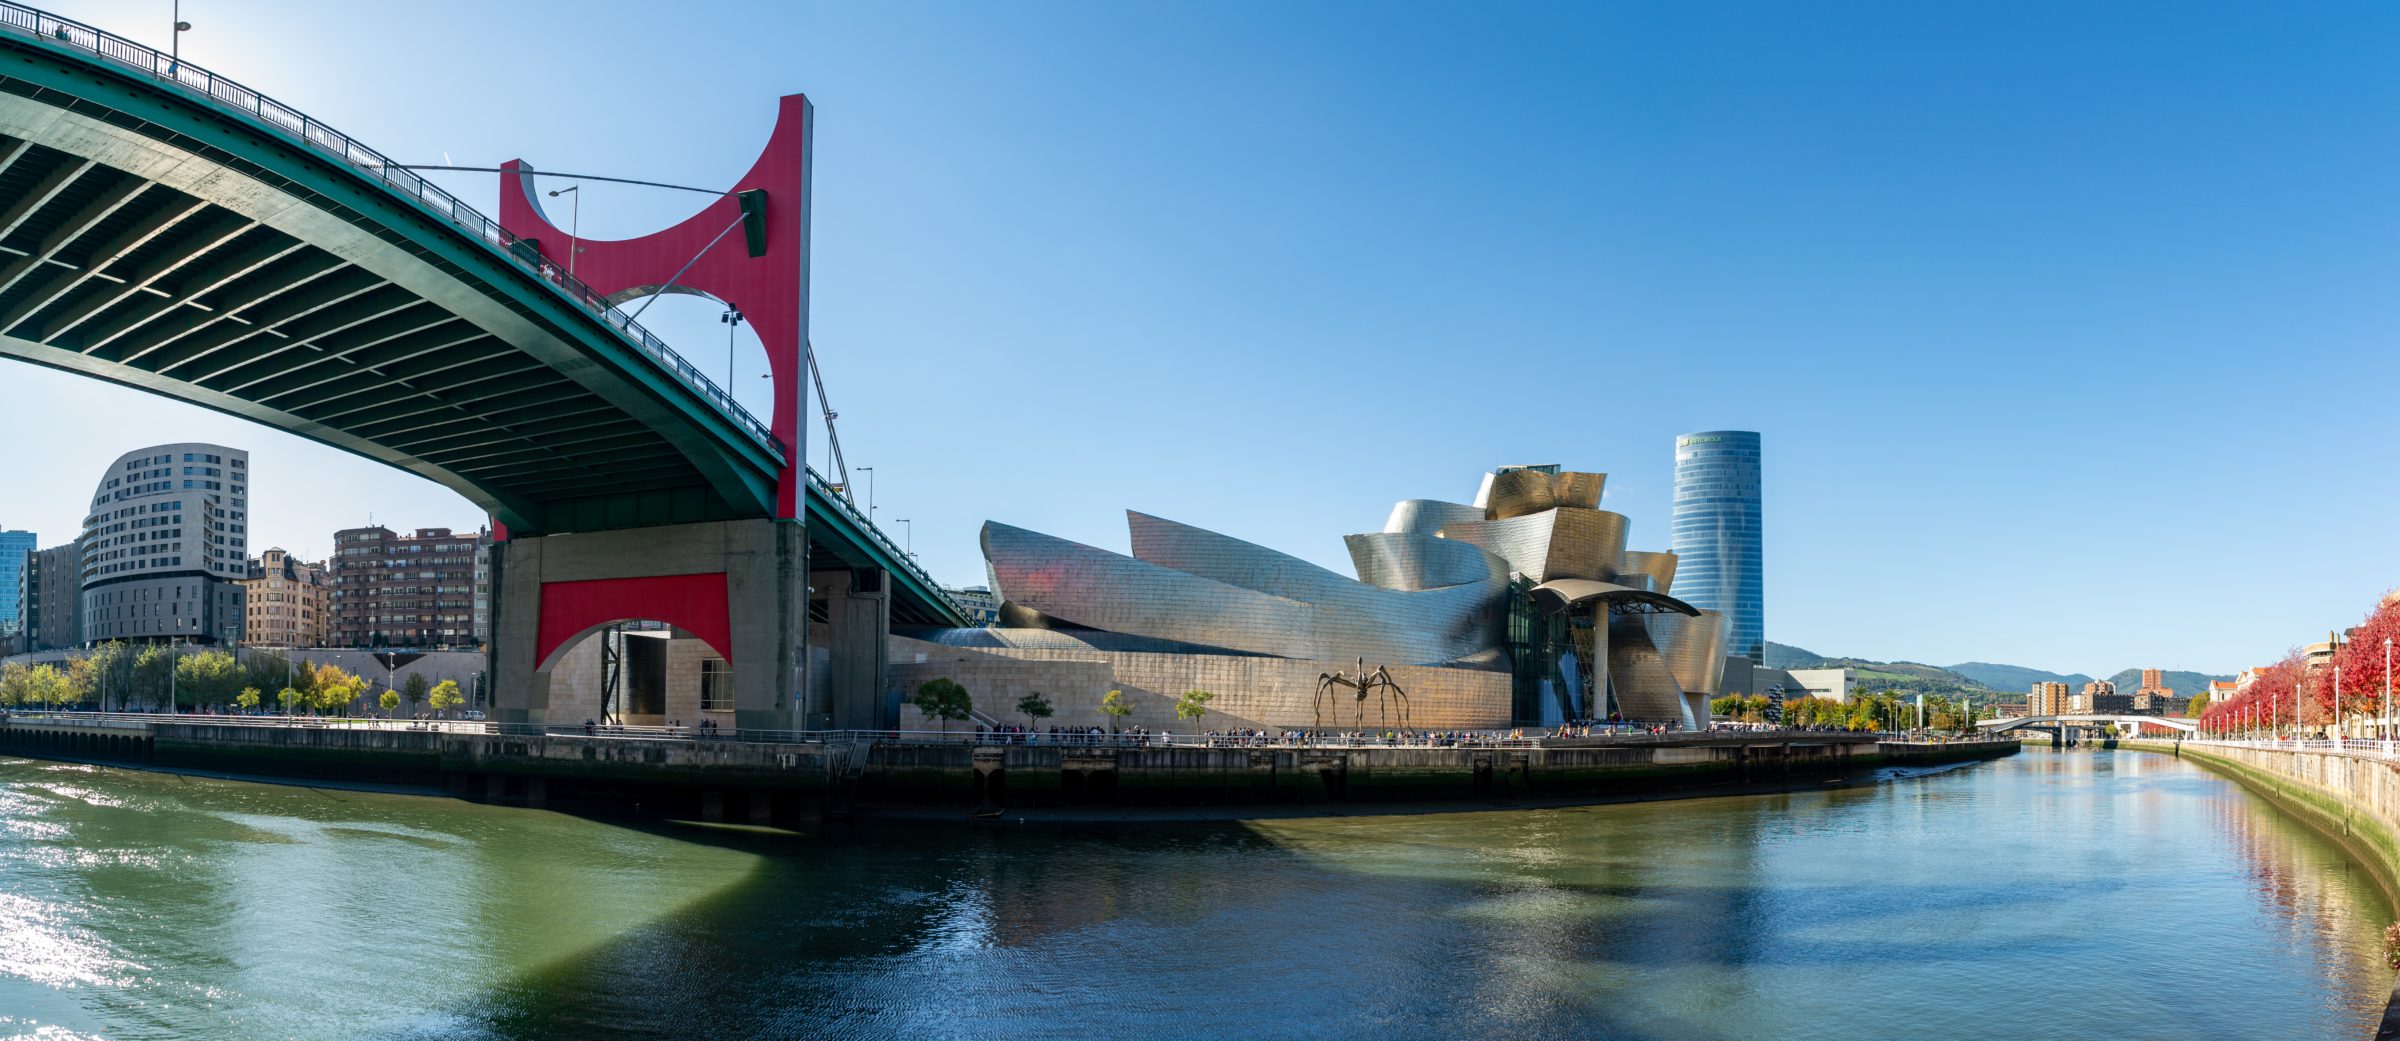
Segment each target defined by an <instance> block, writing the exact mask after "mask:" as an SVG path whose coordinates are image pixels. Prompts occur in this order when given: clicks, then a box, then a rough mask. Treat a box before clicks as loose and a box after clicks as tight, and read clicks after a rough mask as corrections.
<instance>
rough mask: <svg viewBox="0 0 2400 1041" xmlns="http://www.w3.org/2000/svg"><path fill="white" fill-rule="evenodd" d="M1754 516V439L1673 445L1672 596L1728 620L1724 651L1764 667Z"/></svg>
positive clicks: (1729, 435) (1697, 439) (1705, 438)
mask: <svg viewBox="0 0 2400 1041" xmlns="http://www.w3.org/2000/svg"><path fill="white" fill-rule="evenodd" d="M1763 535H1764V529H1763V528H1762V527H1761V525H1760V520H1759V512H1758V434H1757V432H1755V431H1750V430H1709V431H1704V432H1702V433H1697V434H1685V435H1683V436H1682V437H1679V438H1676V439H1675V528H1674V550H1675V557H1676V561H1677V563H1676V569H1675V595H1676V596H1677V597H1678V598H1681V599H1682V600H1683V601H1684V602H1685V603H1688V604H1691V605H1692V606H1694V607H1697V608H1700V609H1701V610H1704V611H1716V612H1719V613H1721V614H1723V615H1724V616H1725V651H1726V653H1728V654H1733V655H1740V656H1744V657H1747V658H1749V659H1750V660H1751V661H1752V662H1754V663H1757V664H1760V665H1764V664H1766V661H1767V621H1766V614H1767V596H1766V575H1765V570H1764V569H1765V556H1766V553H1765V550H1764V548H1763V546H1762V543H1763V541H1764V539H1763Z"/></svg>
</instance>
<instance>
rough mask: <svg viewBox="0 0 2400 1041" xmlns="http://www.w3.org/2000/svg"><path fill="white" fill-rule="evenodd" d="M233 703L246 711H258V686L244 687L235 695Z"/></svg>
mask: <svg viewBox="0 0 2400 1041" xmlns="http://www.w3.org/2000/svg"><path fill="white" fill-rule="evenodd" d="M233 704H234V707H236V708H239V709H241V710H242V711H244V712H256V711H258V688H257V687H243V688H242V692H241V693H239V694H236V695H234V696H233Z"/></svg>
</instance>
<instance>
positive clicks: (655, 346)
mask: <svg viewBox="0 0 2400 1041" xmlns="http://www.w3.org/2000/svg"><path fill="white" fill-rule="evenodd" d="M0 28H5V29H13V30H16V31H18V32H22V33H25V34H27V35H30V36H32V37H34V38H35V39H39V40H44V41H47V42H49V43H52V44H57V45H64V46H67V47H71V48H74V49H76V50H80V51H85V52H89V53H91V54H93V55H96V56H98V57H100V58H101V59H103V60H106V61H108V62H110V63H112V64H115V65H119V66H122V67H124V68H126V69H128V70H130V71H133V72H136V73H139V74H141V75H143V76H147V77H150V78H151V79H153V80H156V81H158V82H161V83H172V84H174V85H176V86H178V87H181V88H183V89H184V90H186V91H188V92H191V93H194V94H198V95H200V96H202V97H204V98H207V99H208V100H210V101H213V102H215V103H217V104H218V105H221V106H224V107H225V108H228V109H231V110H233V111H234V112H236V113H239V114H241V115H244V116H249V117H251V118H253V119H256V120H258V121H259V122H261V123H264V124H266V125H267V126H269V127H272V128H274V129H276V130H280V131H282V132H284V133H286V134H289V135H291V137H292V138H293V139H294V140H297V141H299V142H301V143H302V144H306V145H308V146H309V147H310V148H312V149H314V150H316V151H318V152H321V153H324V154H327V155H331V156H333V157H335V158H337V159H340V160H342V162H343V163H345V164H347V165H348V166H350V167H351V168H352V169H354V170H356V171H358V172H360V173H362V174H365V175H366V176H368V177H370V178H372V179H374V180H375V181H377V182H378V183H381V184H382V185H383V186H384V187H386V188H388V189H390V190H391V191H392V192H394V193H395V194H398V195H402V196H406V197H407V198H409V199H412V200H414V201H415V202H416V203H417V204H418V205H419V206H421V207H423V208H425V209H427V210H429V211H431V212H432V213H433V214H434V215H435V216H438V217H441V218H443V219H444V220H447V221H449V222H450V223H451V224H452V225H453V226H455V227H457V228H458V229H460V230H461V231H464V232H466V233H467V234H469V235H471V236H473V237H475V238H478V239H481V240H483V242H484V243H485V244H487V245H489V246H491V247H492V248H493V249H495V250H497V251H499V252H500V253H501V254H502V255H503V256H506V257H508V258H509V259H510V260H512V261H514V262H515V263H516V265H517V266H518V267H520V268H523V269H525V270H526V271H529V272H531V273H532V274H534V275H535V276H536V277H539V278H541V279H542V280H543V281H546V282H548V283H550V284H551V285H553V286H555V287H557V288H558V289H559V290H560V291H561V292H563V293H565V294H566V295H567V297H568V298H569V299H571V300H574V301H575V302H576V303H578V304H580V305H582V306H583V308H584V309H586V310H588V311H590V312H591V313H592V314H593V315H594V316H595V317H597V318H599V319H600V320H601V322H603V323H604V324H606V325H608V326H609V327H611V328H614V329H616V330H617V331H618V332H619V333H621V334H623V335H624V337H625V339H626V340H627V341H628V342H630V343H631V344H632V345H633V346H634V348H635V349H636V350H638V351H639V352H640V353H642V354H643V355H645V356H647V357H649V359H650V360H651V361H653V362H655V363H657V364H658V366H659V367H660V368H663V369H665V370H667V371H668V372H669V373H671V374H673V375H674V376H675V378H676V379H678V380H680V381H681V382H682V383H683V384H684V385H685V386H686V387H688V388H690V389H691V391H692V392H693V393H695V394H698V395H700V397H701V398H703V399H705V400H706V401H708V402H709V403H710V404H711V405H714V406H715V407H716V408H717V409H718V410H719V411H721V412H723V413H725V415H726V416H727V417H728V418H730V419H732V420H733V421H734V423H735V424H736V425H738V426H740V427H741V428H742V429H743V431H744V432H746V433H747V434H749V435H750V438H751V440H753V441H756V442H758V443H759V445H760V446H761V447H764V448H766V449H767V450H768V451H769V452H771V453H773V454H774V456H775V458H776V461H777V462H784V461H786V460H785V458H784V451H783V444H782V442H780V441H777V440H776V439H775V434H774V431H773V430H771V429H770V428H768V426H767V425H766V424H764V423H761V422H759V421H758V417H756V416H753V415H751V414H750V412H749V410H747V409H745V408H743V407H742V406H741V404H740V403H739V402H736V401H735V400H733V395H731V394H729V393H727V392H726V391H725V389H724V388H721V387H719V386H717V385H716V383H715V381H713V380H710V379H709V378H708V376H707V375H705V374H703V373H702V372H701V371H700V370H699V369H698V368H697V367H695V366H693V365H692V364H691V363H690V362H687V361H685V360H684V359H683V356H682V355H680V354H677V353H675V351H674V349H673V348H670V347H668V346H667V344H666V341H663V340H660V339H659V338H658V337H656V336H654V335H652V334H651V332H650V330H648V329H644V328H642V326H641V325H640V324H639V323H637V322H635V321H634V320H633V318H632V317H631V316H629V315H627V314H626V313H625V311H624V310H623V309H622V308H619V307H617V306H616V305H614V304H611V303H609V301H608V298H607V297H605V296H602V295H601V294H599V293H596V292H594V291H593V290H592V287H591V286H589V285H586V284H585V283H584V282H583V281H582V280H580V279H577V278H576V277H575V276H573V275H570V274H568V273H567V272H566V271H565V270H564V269H562V268H560V267H559V266H558V265H557V264H554V263H551V262H550V261H548V260H546V259H543V258H542V257H541V256H540V254H539V253H537V252H536V251H535V250H534V248H533V246H532V244H531V243H527V242H525V241H524V240H521V239H519V238H518V237H517V236H515V235H511V234H509V233H508V230H507V229H505V228H502V227H501V226H500V223H499V222H498V221H495V220H493V219H491V218H489V217H486V216H484V215H483V213H482V212H481V211H479V210H477V209H475V208H474V207H472V206H469V205H467V204H466V203H465V202H462V201H460V200H459V198H458V197H457V196H455V195H452V194H450V193H449V192H448V191H446V190H444V189H443V188H442V187H441V186H440V185H436V184H434V183H433V182H431V181H428V180H426V179H425V178H423V177H420V176H418V175H417V174H416V173H414V172H412V171H409V170H406V169H402V168H401V167H400V165H399V164H397V163H394V162H393V161H392V160H391V159H390V158H389V157H387V156H385V155H384V154H383V153H381V152H378V151H376V150H374V149H372V148H369V147H367V146H366V145H363V144H360V143H359V142H358V141H357V140H355V139H353V138H351V137H350V136H349V135H347V134H344V133H342V132H341V131H338V130H335V129H333V128H332V127H329V126H326V125H325V124H323V123H320V122H318V121H317V120H316V119H314V118H313V117H311V116H309V115H308V114H307V113H304V112H301V111H300V110H298V109H295V108H293V107H291V106H289V105H286V104H284V103H282V102H280V101H277V100H275V99H274V98H271V97H268V96H267V95H265V94H262V93H259V92H258V91H255V90H252V89H250V88H248V87H245V86H243V85H241V84H240V83H237V82H234V81H233V80H230V79H227V78H225V77H223V76H219V75H217V74H216V73H214V72H210V71H209V70H207V69H205V68H202V67H200V66H197V65H194V64H192V63H190V62H188V61H178V60H176V59H175V58H174V57H172V56H170V55H167V54H165V53H163V52H160V51H158V50H154V49H152V48H151V47H149V46H147V45H145V44H139V43H135V42H133V41H132V40H128V39H126V38H124V37H122V36H117V35H114V34H111V33H108V32H104V31H102V30H100V29H97V28H94V27H92V26H89V25H85V24H84V23H82V22H78V21H75V20H73V19H69V18H61V17H59V16H57V15H54V14H51V13H50V12H48V11H44V10H42V9H40V8H36V7H28V6H26V5H24V4H20V3H17V2H16V0H0Z"/></svg>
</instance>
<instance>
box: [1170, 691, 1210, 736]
mask: <svg viewBox="0 0 2400 1041" xmlns="http://www.w3.org/2000/svg"><path fill="white" fill-rule="evenodd" d="M1215 699H1216V695H1214V694H1211V693H1209V692H1208V691H1205V690H1187V691H1184V692H1183V696H1182V697H1180V698H1177V699H1175V718H1177V719H1188V720H1191V721H1192V726H1193V727H1194V728H1197V727H1199V726H1200V720H1201V719H1203V718H1205V717H1206V716H1207V715H1208V703H1209V702H1210V701H1213V700H1215Z"/></svg>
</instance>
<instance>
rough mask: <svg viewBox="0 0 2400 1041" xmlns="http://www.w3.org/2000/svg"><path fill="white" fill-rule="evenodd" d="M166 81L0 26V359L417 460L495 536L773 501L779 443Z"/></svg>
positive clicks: (742, 510) (440, 230)
mask: <svg viewBox="0 0 2400 1041" xmlns="http://www.w3.org/2000/svg"><path fill="white" fill-rule="evenodd" d="M145 94H147V95H148V96H147V97H145V96H144V95H145ZM176 96H177V95H175V93H174V92H172V91H167V92H161V91H159V90H158V89H157V88H156V87H155V85H148V86H145V85H140V84H124V83H117V82H113V81H112V79H111V78H110V77H107V76H94V75H92V74H90V73H89V72H85V73H83V74H82V75H76V74H75V71H74V69H73V67H72V66H70V65H67V64H65V59H63V58H61V57H59V56H56V55H51V54H47V53H43V52H41V51H40V50H39V49H29V48H28V46H27V45H26V43H25V42H23V41H21V40H18V39H15V38H11V37H9V36H7V35H6V34H0V356H6V357H14V358H18V359H21V360H24V361H29V362H33V363H35V364H39V365H45V366H50V367H53V368H59V369H66V370H70V371H75V372H79V373H82V374H85V375H89V376H93V377H97V378H99V379H103V380H108V381H111V382H115V383H119V384H123V385H127V386H132V387H136V388H140V389H143V390H148V391H152V392H155V393H159V394H163V395H166V396H169V397H174V398H177V399H179V400H183V401H187V402H191V403H194V404H198V405H202V406H205V407H208V408H212V409H216V410H219V411H222V412H227V413H231V414H234V415H239V416H242V417H244V418H248V419H252V420H255V421H257V422H260V423H264V424H267V425H269V426H272V427H275V428H277V429H281V430H286V431H290V432H293V433H296V434H300V435H301V436H304V437H308V438H311V439H314V440H317V441H320V442H323V443H326V444H330V445H333V446H335V447H339V448H343V449H346V450H349V451H352V452H356V453H358V454H360V455H364V456H367V457H369V458H373V459H377V460H380V461H382V462H386V463H389V464H391V465H394V466H398V467H401V468H403V469H407V470H410V471H412V472H416V473H418V474H421V475H423V476H425V477H427V478H430V479H432V480H434V481H436V482H438V483H440V484H443V485H445V486H447V487H450V488H452V489H453V490H455V491H458V492H459V493H460V494H462V495H465V496H466V497H467V498H469V499H470V500H473V501H475V502H476V503H477V504H478V505H481V506H483V507H484V508H486V509H488V510H489V511H491V512H492V514H493V515H494V516H496V517H498V518H499V519H500V520H501V521H502V522H503V523H504V524H506V525H508V527H509V528H510V529H511V530H513V531H524V532H527V533H539V532H546V531H589V530H602V529H609V528H624V527H636V526H642V525H651V524H663V523H681V522H690V521H702V520H716V519H732V518H737V517H745V516H748V517H765V516H769V515H771V512H772V501H771V497H772V489H773V484H774V481H775V478H776V475H777V473H779V472H780V469H781V462H782V460H781V459H780V458H779V456H780V452H779V449H778V448H777V447H776V446H773V445H771V444H767V443H763V442H761V441H760V440H759V439H758V438H755V437H752V436H751V435H749V434H748V433H746V432H743V431H741V430H740V429H739V428H738V425H737V424H736V423H735V422H734V421H733V420H731V419H729V418H727V417H726V416H724V415H723V414H722V413H721V412H720V411H718V410H716V409H714V408H713V407H711V406H710V404H709V403H708V402H707V401H706V400H703V399H702V397H701V396H700V393H699V392H697V391H695V390H694V389H692V388H691V387H689V386H687V385H685V384H684V383H682V382H679V381H678V380H676V379H675V378H674V377H673V376H671V375H669V374H668V373H667V372H666V371H665V370H663V369H661V368H660V364H659V363H658V362H656V361H654V360H652V359H650V358H647V357H642V356H641V355H640V353H639V351H638V349H637V348H636V347H635V346H634V345H633V344H632V343H631V342H630V341H627V340H626V339H625V338H624V335H623V334H621V333H619V332H617V331H616V330H614V329H612V328H610V327H609V326H608V325H607V324H606V323H604V322H602V321H600V320H598V319H597V318H596V317H595V316H594V315H593V314H592V313H591V312H590V311H588V310H584V309H582V308H580V307H579V305H577V304H575V303H574V302H573V301H571V300H569V299H568V298H567V297H566V296H564V295H563V294H561V293H560V292H559V291H558V290H557V289H556V288H554V287H552V286H550V285H549V284H547V283H544V282H543V281H542V280H541V279H540V278H539V277H537V276H536V275H535V274H534V273H533V272H531V271H530V270H527V269H526V268H524V267H523V266H521V265H519V264H518V263H516V262H514V261H511V260H510V259H508V258H507V257H505V256H504V255H502V254H501V253H500V252H499V251H498V250H497V249H495V248H493V247H491V246H489V245H488V244H486V243H483V242H480V241H476V240H474V239H472V238H469V237H467V236H465V235H463V234H461V233H460V232H459V231H458V229H457V228H456V227H455V226H453V225H450V224H448V223H447V222H443V221H440V220H439V219H438V218H434V217H432V216H430V215H428V214H426V213H425V212H424V211H423V210H422V209H421V208H419V207H417V206H415V205H413V204H412V202H411V201H410V200H408V199H406V198H402V197H400V196H397V195H395V194H393V193H392V192H390V191H389V190H388V189H386V188H385V187H383V186H381V185H377V184H374V183H372V182H370V181H364V179H362V178H361V177H359V175H358V174H357V173H356V172H355V171H354V170H351V169H349V168H348V167H347V166H346V165H344V164H341V163H339V162H336V161H332V160H321V159H318V158H317V157H314V156H310V155H308V154H307V153H306V152H305V150H299V149H294V148H293V147H292V146H291V145H290V144H289V143H286V142H276V141H273V140H271V139H270V138H269V137H268V136H267V135H266V134H263V133H261V132H260V131H259V130H258V129H256V128H254V127H251V126H245V125H243V123H242V120H240V118H239V117H237V116H235V115H233V114H230V113H226V112H223V111H220V110H217V109H214V108H212V107H210V106H207V105H205V104H201V103H196V102H192V103H185V104H181V105H177V104H162V103H161V99H162V97H164V98H166V99H169V100H172V99H174V98H175V97H176ZM295 151H298V152H300V154H298V155H295V154H293V153H294V152H295Z"/></svg>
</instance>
